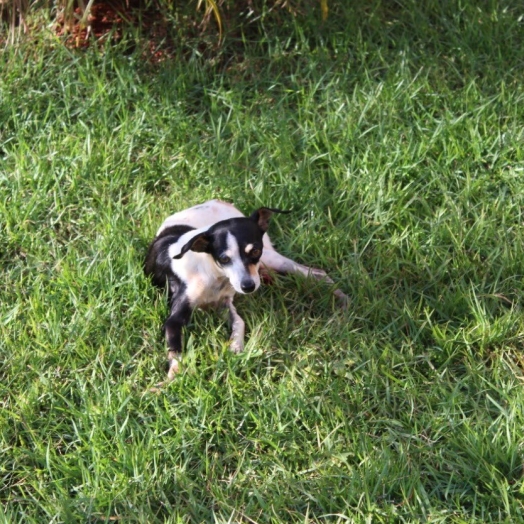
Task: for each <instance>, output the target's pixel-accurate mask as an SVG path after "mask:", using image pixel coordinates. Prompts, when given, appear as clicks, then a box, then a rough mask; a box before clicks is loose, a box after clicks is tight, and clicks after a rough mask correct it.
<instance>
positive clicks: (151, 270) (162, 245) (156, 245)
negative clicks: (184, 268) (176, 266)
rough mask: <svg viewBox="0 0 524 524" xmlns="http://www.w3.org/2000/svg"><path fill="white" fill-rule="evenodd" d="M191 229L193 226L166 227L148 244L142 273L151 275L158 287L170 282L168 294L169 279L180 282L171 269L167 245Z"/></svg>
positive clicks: (170, 292) (171, 292) (170, 290)
mask: <svg viewBox="0 0 524 524" xmlns="http://www.w3.org/2000/svg"><path fill="white" fill-rule="evenodd" d="M193 229H195V228H194V227H190V226H171V227H167V228H166V229H164V230H163V231H162V232H161V233H160V234H159V235H158V236H157V237H155V239H154V240H153V242H151V244H150V245H149V249H148V251H147V256H146V260H145V263H144V273H145V274H146V275H148V276H149V277H151V281H152V282H153V284H154V285H155V286H157V287H159V288H162V289H163V288H165V287H166V283H167V282H170V286H169V295H170V296H171V295H172V294H173V291H172V289H171V281H178V282H180V279H179V278H178V277H177V276H176V275H175V274H174V273H173V271H172V269H171V259H170V258H169V255H168V250H169V246H170V245H171V244H174V243H175V242H176V241H177V240H178V239H179V238H180V237H181V236H182V235H183V234H184V233H187V232H188V231H192V230H193Z"/></svg>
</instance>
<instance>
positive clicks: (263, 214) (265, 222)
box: [249, 207, 291, 233]
mask: <svg viewBox="0 0 524 524" xmlns="http://www.w3.org/2000/svg"><path fill="white" fill-rule="evenodd" d="M273 213H284V214H287V213H291V211H283V210H282V209H271V208H270V207H261V208H260V209H257V210H256V211H253V213H252V214H251V216H250V217H249V218H250V219H251V220H253V221H254V222H256V223H257V224H258V227H259V228H260V229H261V230H262V231H264V233H265V232H266V231H267V230H268V228H269V219H270V218H271V215H272V214H273Z"/></svg>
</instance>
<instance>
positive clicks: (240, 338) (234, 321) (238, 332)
mask: <svg viewBox="0 0 524 524" xmlns="http://www.w3.org/2000/svg"><path fill="white" fill-rule="evenodd" d="M225 306H226V307H227V308H228V309H229V322H230V323H231V338H230V341H231V345H230V349H231V351H233V353H240V352H241V351H242V350H243V349H244V333H245V330H246V324H245V322H244V321H243V320H242V317H241V316H240V315H239V314H238V313H237V310H236V308H235V306H234V305H233V298H232V297H228V298H227V299H226V301H225Z"/></svg>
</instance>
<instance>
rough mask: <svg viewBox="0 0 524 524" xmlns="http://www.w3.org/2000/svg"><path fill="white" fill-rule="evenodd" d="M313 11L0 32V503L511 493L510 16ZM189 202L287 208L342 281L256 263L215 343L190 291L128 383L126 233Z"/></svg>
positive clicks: (387, 503)
mask: <svg viewBox="0 0 524 524" xmlns="http://www.w3.org/2000/svg"><path fill="white" fill-rule="evenodd" d="M330 8H331V11H330V16H332V15H337V16H334V18H333V22H332V25H331V26H329V27H327V26H324V27H320V26H318V27H315V26H314V23H313V22H314V21H313V20H310V21H308V20H305V21H303V23H302V25H301V24H300V23H299V22H298V21H297V23H296V24H295V25H294V26H292V27H287V28H286V31H287V35H282V34H281V35H278V34H274V33H271V32H269V31H268V32H266V33H265V34H263V35H261V36H260V35H259V38H258V39H257V40H256V41H255V40H253V42H250V43H249V45H246V44H247V42H246V41H244V42H243V43H242V42H238V41H231V40H230V41H229V43H228V41H227V40H226V42H225V44H224V47H223V49H222V50H221V51H220V54H219V55H217V56H216V59H215V60H214V61H210V60H207V59H204V58H202V57H199V55H198V53H197V52H196V51H195V53H194V54H193V55H192V56H188V53H187V49H183V50H180V59H179V60H176V59H174V60H173V61H170V62H169V63H164V64H161V65H159V66H156V67H155V68H152V67H150V66H148V65H147V64H146V63H144V61H143V60H142V59H141V55H140V53H139V52H138V51H137V52H136V53H131V54H129V53H127V54H125V53H123V52H122V51H123V49H124V48H125V49H126V50H128V48H127V47H126V46H125V45H124V44H122V48H121V47H118V46H116V47H112V48H109V47H108V48H107V49H105V50H104V51H103V52H100V51H95V50H87V51H85V52H81V53H72V52H71V51H70V50H68V49H66V48H63V47H61V46H60V45H58V44H56V43H50V42H45V40H44V41H43V42H40V43H37V42H32V43H28V44H27V45H23V46H19V47H16V48H7V49H5V50H4V51H2V53H1V54H0V68H1V70H2V76H1V78H0V122H2V125H1V127H0V265H1V268H2V272H3V275H4V278H3V279H2V282H1V283H0V351H1V356H2V358H1V362H0V378H1V380H0V401H1V403H2V408H3V409H2V410H1V411H0V449H1V450H2V460H1V462H0V478H1V480H2V481H1V483H0V501H1V503H2V504H1V506H0V514H1V515H2V516H1V518H2V520H3V521H4V522H13V523H14V522H24V523H26V522H28V523H31V522H34V523H36V522H38V523H40V522H93V523H94V522H112V521H114V520H118V519H120V520H125V521H126V522H143V523H154V522H172V523H182V522H210V521H216V522H236V521H245V522H347V521H349V522H368V521H372V522H397V521H398V522H421V521H424V522H457V523H459V522H516V521H519V520H521V519H522V518H523V517H522V494H523V490H524V487H523V482H522V463H523V456H522V442H523V429H522V428H523V412H522V405H524V393H523V390H522V378H523V373H522V367H523V359H522V348H523V343H524V339H523V329H524V325H523V316H522V299H523V292H522V289H523V276H524V256H523V255H524V253H523V250H524V248H523V246H524V231H523V226H522V223H523V217H522V209H523V195H524V182H523V177H522V175H523V172H524V146H523V144H524V141H523V138H524V137H523V130H522V129H523V127H522V122H523V121H524V103H523V102H524V89H523V87H522V82H521V78H522V73H523V62H522V50H523V42H522V16H523V15H524V13H523V12H521V11H519V10H518V8H516V7H514V6H512V5H510V3H509V2H508V3H504V2H503V3H489V2H487V3H484V4H482V6H477V5H473V3H471V5H470V4H469V3H467V4H464V3H456V2H427V3H425V6H424V7H420V5H418V4H416V5H415V3H414V2H413V3H410V2H407V3H404V4H403V5H400V4H398V5H395V6H393V5H391V4H387V3H386V4H383V3H381V2H375V3H371V4H369V3H366V4H365V5H364V4H362V5H359V6H356V7H347V8H342V7H340V6H338V7H337V6H331V4H330ZM337 10H338V11H337ZM308 24H309V25H308ZM242 46H244V47H243V54H242V59H239V56H238V55H237V54H235V53H236V52H237V51H238V49H239V48H240V47H242ZM232 56H233V58H231V57H232ZM182 57H183V59H182ZM208 198H221V199H225V200H231V201H234V202H235V203H236V204H237V205H238V206H239V207H240V208H241V209H243V210H244V211H246V212H249V211H251V210H252V209H254V208H256V207H257V206H260V205H270V206H272V207H281V208H293V209H295V213H294V214H292V215H290V216H289V217H277V218H276V219H275V220H274V222H273V224H272V227H271V234H272V237H273V239H274V241H275V243H276V245H277V247H278V248H279V250H280V251H281V252H283V253H284V254H286V255H289V256H291V257H293V258H295V259H297V260H299V261H302V262H304V263H307V264H311V265H315V266H320V267H323V268H324V269H326V270H327V271H328V272H329V273H330V275H331V276H333V278H335V279H336V281H337V283H339V285H340V287H341V288H342V289H343V290H344V291H346V292H347V293H348V294H349V295H350V297H351V299H352V304H351V307H350V309H349V311H347V312H346V313H341V312H340V311H338V310H337V309H336V308H335V307H334V304H333V303H332V300H331V298H330V297H329V296H328V295H327V293H326V289H325V288H324V287H323V286H322V285H320V284H316V283H311V282H306V281H304V280H302V279H299V278H294V277H282V278H278V279H276V281H275V283H274V284H273V285H272V286H267V287H264V288H263V289H261V290H260V291H259V292H258V295H257V297H256V300H253V299H252V298H251V299H250V298H241V299H239V300H238V309H239V312H240V313H241V315H242V316H243V317H244V319H245V320H246V324H247V327H248V337H249V338H248V343H247V347H246V351H245V352H244V353H243V354H241V355H238V356H236V355H232V354H230V353H228V351H227V349H226V341H227V336H228V335H227V327H226V325H225V323H224V321H223V319H222V318H221V317H220V316H219V315H213V314H212V315H209V314H208V313H197V314H196V315H195V317H194V319H193V321H192V324H191V326H190V327H189V329H188V330H187V333H186V337H185V338H186V346H187V353H186V359H185V363H184V369H183V372H182V373H181V374H180V376H179V377H178V378H177V379H176V380H175V381H174V382H173V384H171V385H170V386H169V387H168V388H167V389H166V390H165V392H163V394H161V395H154V394H150V393H148V389H149V387H150V386H151V385H153V384H154V383H156V382H158V380H159V379H161V378H162V376H163V375H162V373H163V371H162V364H163V360H164V344H163V341H162V338H161V334H160V326H161V323H162V320H163V318H164V315H165V304H164V298H163V297H162V296H158V294H157V293H156V292H155V291H154V290H153V289H152V286H151V285H150V283H149V282H148V281H147V280H146V279H145V278H144V277H143V275H142V271H141V264H142V260H143V258H144V255H145V250H146V246H147V243H148V241H149V240H150V239H151V238H152V236H153V234H154V232H155V231H156V229H157V227H158V226H159V224H160V223H161V222H162V220H163V219H164V218H165V216H167V215H168V214H169V213H172V212H173V211H174V210H177V209H181V208H184V207H187V206H188V205H190V204H196V203H198V202H200V201H203V200H204V199H208Z"/></svg>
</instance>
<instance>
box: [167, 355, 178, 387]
mask: <svg viewBox="0 0 524 524" xmlns="http://www.w3.org/2000/svg"><path fill="white" fill-rule="evenodd" d="M167 365H168V368H167V380H168V381H169V382H171V381H172V380H173V379H174V378H175V377H176V376H177V375H178V373H179V372H180V357H178V358H171V359H169V360H168V361H167Z"/></svg>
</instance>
